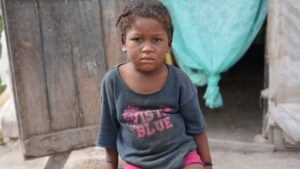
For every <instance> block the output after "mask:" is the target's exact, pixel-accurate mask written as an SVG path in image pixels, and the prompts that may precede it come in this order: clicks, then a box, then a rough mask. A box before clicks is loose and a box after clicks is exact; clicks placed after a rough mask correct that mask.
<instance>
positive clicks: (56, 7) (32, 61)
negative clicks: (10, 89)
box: [1, 0, 123, 158]
mask: <svg viewBox="0 0 300 169" xmlns="http://www.w3.org/2000/svg"><path fill="white" fill-rule="evenodd" d="M1 3H2V8H3V13H4V21H5V30H6V35H7V42H8V43H7V44H8V50H9V57H10V65H11V71H12V79H13V86H14V95H15V102H16V109H17V119H18V124H19V131H20V139H21V141H22V145H23V146H22V147H23V152H24V156H25V157H26V158H32V157H40V156H45V155H50V154H55V153H58V152H63V151H69V150H73V149H77V148H82V147H86V146H91V145H94V142H95V138H96V135H97V132H98V120H99V109H100V105H99V90H100V83H101V79H102V78H103V75H104V73H105V71H106V69H107V68H108V67H110V66H112V65H114V64H116V63H119V62H121V61H122V60H123V57H122V55H121V50H120V48H119V46H120V45H119V44H120V42H119V38H118V36H117V35H115V34H116V29H115V27H113V25H114V23H115V20H116V16H117V13H118V10H119V9H120V6H121V4H122V1H107V0H1Z"/></svg>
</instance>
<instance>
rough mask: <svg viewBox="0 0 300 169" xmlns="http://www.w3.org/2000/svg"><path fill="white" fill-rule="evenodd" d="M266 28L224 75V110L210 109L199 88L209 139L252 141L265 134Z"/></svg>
mask: <svg viewBox="0 0 300 169" xmlns="http://www.w3.org/2000/svg"><path fill="white" fill-rule="evenodd" d="M265 23H266V22H265ZM265 25H266V24H264V26H262V28H261V30H260V33H259V34H258V35H257V37H256V39H255V41H254V42H253V43H252V45H251V46H250V48H249V49H248V51H247V52H246V53H245V54H244V56H243V57H242V58H241V59H240V60H239V61H238V62H237V63H236V64H235V65H234V66H233V67H231V68H230V69H229V70H228V71H226V72H225V73H223V74H222V79H221V81H220V90H221V93H222V97H223V102H224V104H223V107H221V108H218V109H209V108H207V107H206V106H205V101H204V99H203V95H204V92H205V88H204V87H200V88H198V94H199V102H200V106H201V109H202V111H203V114H204V116H205V119H206V122H207V131H208V135H209V137H210V138H214V139H221V140H232V141H242V142H253V139H254V137H255V136H256V135H258V134H261V133H262V126H263V105H262V104H263V102H261V99H260V91H261V90H263V88H264V71H265V70H264V62H265V60H264V59H265V57H264V55H265V29H266V26H265Z"/></svg>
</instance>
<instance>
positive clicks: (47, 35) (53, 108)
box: [38, 0, 80, 131]
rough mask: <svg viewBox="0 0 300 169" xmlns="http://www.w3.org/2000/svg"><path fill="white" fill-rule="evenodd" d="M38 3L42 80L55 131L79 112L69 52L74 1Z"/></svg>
mask: <svg viewBox="0 0 300 169" xmlns="http://www.w3.org/2000/svg"><path fill="white" fill-rule="evenodd" d="M38 2H39V10H40V17H41V18H42V19H41V25H42V27H41V29H42V45H43V51H44V60H45V70H46V79H47V80H46V81H47V87H48V93H49V111H50V113H51V119H50V120H51V128H52V129H53V130H54V131H59V130H62V129H67V128H74V127H76V126H77V116H78V115H79V113H80V109H79V106H78V105H79V103H78V98H77V96H76V94H77V93H76V92H77V90H76V87H77V86H76V79H75V76H76V75H75V67H74V66H75V65H74V58H73V55H72V52H71V51H72V50H73V46H72V42H71V41H70V39H71V37H70V36H72V35H71V34H70V32H71V29H72V26H73V21H72V20H70V17H71V14H72V11H73V10H74V9H73V8H72V5H71V3H75V2H76V1H57V0H55V1H53V0H43V1H38Z"/></svg>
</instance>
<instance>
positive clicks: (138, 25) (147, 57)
mask: <svg viewBox="0 0 300 169" xmlns="http://www.w3.org/2000/svg"><path fill="white" fill-rule="evenodd" d="M122 49H123V50H125V51H126V52H127V56H128V58H129V60H130V61H131V62H132V63H133V64H134V66H135V68H136V69H137V70H139V71H142V72H153V71H155V70H158V69H159V68H160V66H163V65H164V60H165V56H166V54H167V53H168V52H169V51H170V47H169V39H168V36H167V33H166V31H165V29H164V28H163V25H162V24H161V23H160V22H159V21H157V20H156V19H152V18H143V17H139V18H136V19H135V22H134V23H133V24H132V25H131V27H130V28H129V29H127V31H126V35H125V42H124V44H123V45H122Z"/></svg>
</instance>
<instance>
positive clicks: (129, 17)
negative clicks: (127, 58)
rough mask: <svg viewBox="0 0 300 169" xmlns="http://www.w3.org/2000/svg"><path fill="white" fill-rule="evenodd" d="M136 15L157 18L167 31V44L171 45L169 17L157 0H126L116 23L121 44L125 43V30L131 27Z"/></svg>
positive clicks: (171, 29) (171, 33)
mask: <svg viewBox="0 0 300 169" xmlns="http://www.w3.org/2000/svg"><path fill="white" fill-rule="evenodd" d="M137 17H145V18H153V19H156V20H158V21H159V22H160V23H161V24H162V25H163V28H164V30H165V31H166V32H167V36H168V39H169V46H170V45H171V42H172V36H173V26H172V22H171V17H170V14H169V12H168V10H167V8H166V7H165V6H164V5H163V4H162V3H161V2H160V1H158V0H127V3H126V5H125V7H124V9H123V11H122V13H121V14H120V16H119V18H118V21H117V23H116V26H119V30H120V32H121V36H122V44H124V43H125V36H126V30H127V29H129V28H130V27H131V25H132V24H133V23H134V22H135V19H136V18H137Z"/></svg>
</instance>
